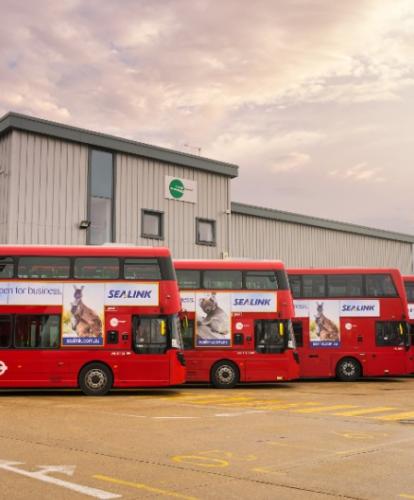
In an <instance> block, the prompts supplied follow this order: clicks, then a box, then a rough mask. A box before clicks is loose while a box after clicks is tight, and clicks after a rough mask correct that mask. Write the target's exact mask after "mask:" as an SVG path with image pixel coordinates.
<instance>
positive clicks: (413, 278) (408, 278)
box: [403, 274, 414, 282]
mask: <svg viewBox="0 0 414 500" xmlns="http://www.w3.org/2000/svg"><path fill="white" fill-rule="evenodd" d="M403 280H404V281H410V282H414V275H413V274H410V275H406V276H403Z"/></svg>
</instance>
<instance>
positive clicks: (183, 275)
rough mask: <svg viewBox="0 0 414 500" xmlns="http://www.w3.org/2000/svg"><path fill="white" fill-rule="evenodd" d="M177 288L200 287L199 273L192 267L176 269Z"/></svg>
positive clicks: (195, 288) (189, 288)
mask: <svg viewBox="0 0 414 500" xmlns="http://www.w3.org/2000/svg"><path fill="white" fill-rule="evenodd" d="M176 273H177V281H178V288H181V289H183V290H197V289H199V288H201V273H200V271H196V270H192V269H177V270H176Z"/></svg>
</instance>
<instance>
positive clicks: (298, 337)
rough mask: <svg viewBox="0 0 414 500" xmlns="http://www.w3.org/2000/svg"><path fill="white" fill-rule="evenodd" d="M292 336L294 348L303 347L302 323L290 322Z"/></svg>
mask: <svg viewBox="0 0 414 500" xmlns="http://www.w3.org/2000/svg"><path fill="white" fill-rule="evenodd" d="M292 328H293V334H294V336H295V342H296V347H303V324H302V321H293V322H292Z"/></svg>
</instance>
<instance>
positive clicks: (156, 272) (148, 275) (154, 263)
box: [124, 259, 161, 280]
mask: <svg viewBox="0 0 414 500" xmlns="http://www.w3.org/2000/svg"><path fill="white" fill-rule="evenodd" d="M124 278H125V279H126V280H160V279H161V270H160V265H159V263H158V260H157V259H125V260H124Z"/></svg>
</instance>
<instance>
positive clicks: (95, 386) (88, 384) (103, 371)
mask: <svg viewBox="0 0 414 500" xmlns="http://www.w3.org/2000/svg"><path fill="white" fill-rule="evenodd" d="M113 379H114V377H113V375H112V372H111V370H110V369H109V368H108V367H107V366H106V365H104V364H102V363H90V364H89V365H86V366H84V367H83V368H82V370H81V371H80V373H79V387H80V388H81V391H82V392H83V393H84V394H86V396H104V395H105V394H107V393H108V392H109V391H110V390H111V388H112V384H113Z"/></svg>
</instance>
